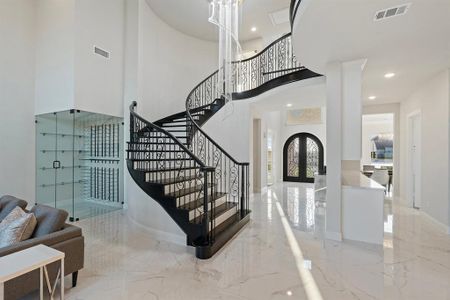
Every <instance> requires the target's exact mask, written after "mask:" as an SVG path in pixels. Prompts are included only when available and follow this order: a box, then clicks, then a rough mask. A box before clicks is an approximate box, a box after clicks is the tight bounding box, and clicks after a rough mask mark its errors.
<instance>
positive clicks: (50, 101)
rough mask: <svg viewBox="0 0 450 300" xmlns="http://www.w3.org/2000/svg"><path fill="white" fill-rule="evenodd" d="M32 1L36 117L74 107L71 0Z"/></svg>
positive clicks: (72, 0) (73, 49)
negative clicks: (33, 7) (34, 28)
mask: <svg viewBox="0 0 450 300" xmlns="http://www.w3.org/2000/svg"><path fill="white" fill-rule="evenodd" d="M33 2H35V3H36V9H37V24H36V114H43V113H49V112H55V111H62V110H68V109H71V108H74V53H75V48H74V30H75V28H74V8H75V1H74V0H67V1H59V0H39V1H33ZM28 55H34V53H33V54H28Z"/></svg>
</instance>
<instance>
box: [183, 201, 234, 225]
mask: <svg viewBox="0 0 450 300" xmlns="http://www.w3.org/2000/svg"><path fill="white" fill-rule="evenodd" d="M225 202H227V196H226V195H224V196H223V197H221V198H219V199H216V200H215V201H214V207H218V206H220V205H222V204H224V203H225ZM210 209H211V202H210V203H208V210H210ZM201 215H203V206H201V207H198V208H196V209H193V210H191V211H190V212H189V221H192V220H193V219H195V218H197V217H199V216H201Z"/></svg>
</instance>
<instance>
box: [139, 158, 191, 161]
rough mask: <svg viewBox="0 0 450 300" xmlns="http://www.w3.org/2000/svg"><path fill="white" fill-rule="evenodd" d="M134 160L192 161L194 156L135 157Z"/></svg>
mask: <svg viewBox="0 0 450 300" xmlns="http://www.w3.org/2000/svg"><path fill="white" fill-rule="evenodd" d="M131 160H132V161H151V162H154V161H179V160H180V161H190V160H193V159H192V158H162V157H160V158H133V159H131Z"/></svg>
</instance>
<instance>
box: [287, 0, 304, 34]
mask: <svg viewBox="0 0 450 300" xmlns="http://www.w3.org/2000/svg"><path fill="white" fill-rule="evenodd" d="M300 2H302V0H291V5H290V7H289V20H290V22H291V28H292V26H294V21H295V17H296V15H297V11H298V7H299V6H300Z"/></svg>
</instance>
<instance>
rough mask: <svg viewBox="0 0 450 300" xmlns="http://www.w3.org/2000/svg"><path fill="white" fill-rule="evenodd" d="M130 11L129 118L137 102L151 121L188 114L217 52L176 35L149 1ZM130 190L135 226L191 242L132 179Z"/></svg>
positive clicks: (137, 3) (132, 5)
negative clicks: (193, 94)
mask: <svg viewBox="0 0 450 300" xmlns="http://www.w3.org/2000/svg"><path fill="white" fill-rule="evenodd" d="M126 8H127V9H126V16H127V19H126V24H127V25H126V36H125V39H126V43H127V44H126V45H125V49H126V52H125V53H126V55H125V70H126V73H125V87H126V88H125V93H124V94H125V97H124V104H123V105H124V108H125V109H126V110H125V117H126V118H128V106H129V104H130V102H131V101H133V100H136V101H137V102H138V108H137V111H138V113H139V114H141V115H142V116H143V117H144V118H146V119H148V120H150V121H156V120H158V119H160V118H163V117H167V116H169V115H171V114H174V113H177V112H181V111H184V110H185V109H186V108H185V103H186V98H187V96H188V94H189V92H190V91H191V90H192V89H193V88H194V87H195V86H196V85H197V84H198V83H199V82H200V81H202V80H203V79H204V78H206V77H207V76H209V75H210V74H211V73H213V71H215V69H216V68H217V46H216V45H215V44H214V43H210V42H205V41H201V40H198V39H195V38H192V37H190V36H187V35H185V34H183V33H181V32H179V31H176V30H175V29H173V28H172V27H170V26H169V25H167V24H166V23H164V22H163V21H162V20H161V19H159V17H157V16H156V15H155V14H154V12H153V11H152V10H151V9H150V7H149V6H148V4H147V2H146V1H145V0H136V1H135V0H133V1H127V6H126ZM136 34H137V36H136ZM136 56H137V61H136V60H135V59H136ZM134 95H137V96H136V97H137V98H134V99H133V97H135V96H134ZM125 190H126V197H127V199H128V208H129V211H128V213H129V215H130V217H131V219H132V220H133V221H134V222H136V223H137V224H139V225H142V226H143V227H145V228H147V229H150V230H151V231H153V232H156V233H158V232H162V234H161V238H168V239H169V240H171V241H175V242H179V243H185V242H186V240H185V235H184V233H183V232H182V231H181V229H180V228H179V227H178V225H177V224H176V223H175V222H174V221H173V220H172V219H171V218H170V217H169V216H168V215H167V214H166V212H165V211H164V210H163V209H162V207H161V206H160V205H159V204H158V203H157V202H156V201H154V200H152V199H151V198H150V197H149V196H148V195H147V194H145V192H144V191H143V190H142V189H141V188H139V187H138V186H137V185H136V184H135V182H134V181H133V180H132V179H131V178H130V177H129V176H128V175H127V177H126V187H125Z"/></svg>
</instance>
